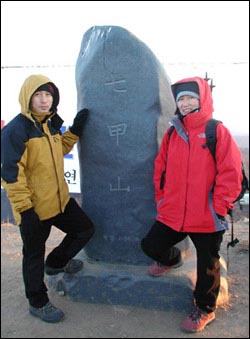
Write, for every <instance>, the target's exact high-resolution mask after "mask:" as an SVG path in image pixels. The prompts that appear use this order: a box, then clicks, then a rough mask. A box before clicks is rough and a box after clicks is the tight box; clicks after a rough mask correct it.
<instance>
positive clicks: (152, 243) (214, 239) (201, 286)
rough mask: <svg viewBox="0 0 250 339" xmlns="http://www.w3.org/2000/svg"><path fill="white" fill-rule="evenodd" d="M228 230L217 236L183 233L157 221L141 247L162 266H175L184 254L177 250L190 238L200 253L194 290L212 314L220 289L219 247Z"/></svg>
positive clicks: (201, 302)
mask: <svg viewBox="0 0 250 339" xmlns="http://www.w3.org/2000/svg"><path fill="white" fill-rule="evenodd" d="M224 232H225V231H219V232H215V233H182V232H176V231H174V230H173V229H171V228H170V227H168V226H166V225H164V224H162V223H161V222H159V221H156V222H155V223H154V225H153V226H152V228H151V229H150V231H149V232H148V234H147V235H146V237H145V238H144V239H142V242H141V246H142V249H143V251H144V253H145V254H146V255H148V256H149V257H150V258H152V259H153V260H155V261H157V262H160V263H161V264H163V265H166V266H168V265H174V264H176V263H177V262H179V261H180V260H181V252H180V250H179V249H178V248H177V247H175V246H174V245H176V244H177V243H178V242H180V241H182V240H183V239H185V238H186V236H189V237H190V239H191V240H192V242H193V244H194V246H195V248H196V253H197V281H196V286H195V290H194V299H195V303H196V305H197V306H198V307H199V308H200V309H201V310H203V311H206V312H208V313H209V312H212V311H214V310H215V308H216V300H217V297H218V294H219V290H220V262H219V259H220V256H219V251H220V245H221V243H222V240H223V234H224Z"/></svg>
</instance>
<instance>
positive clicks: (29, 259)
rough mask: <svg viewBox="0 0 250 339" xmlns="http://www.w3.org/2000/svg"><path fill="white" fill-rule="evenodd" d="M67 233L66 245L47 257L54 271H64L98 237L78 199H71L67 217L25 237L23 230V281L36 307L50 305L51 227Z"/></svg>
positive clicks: (32, 304) (63, 241)
mask: <svg viewBox="0 0 250 339" xmlns="http://www.w3.org/2000/svg"><path fill="white" fill-rule="evenodd" d="M52 225H54V226H55V227H57V228H59V229H60V230H61V231H63V232H64V233H66V235H65V237H64V238H63V240H62V242H61V243H60V244H59V246H58V247H56V248H55V249H54V250H53V251H52V252H51V253H50V254H49V255H48V257H47V259H46V263H47V264H48V265H49V266H51V267H56V268H58V267H63V266H65V265H66V264H67V263H68V261H69V260H70V259H71V258H73V257H74V256H75V255H76V254H77V253H78V252H79V251H80V250H81V249H82V248H83V247H84V246H85V244H86V243H87V242H88V241H89V239H90V238H91V237H92V235H93V234H94V225H93V223H92V221H91V220H90V219H89V218H88V217H87V215H86V214H85V213H84V212H83V210H82V209H81V208H80V206H79V205H78V204H77V202H76V201H75V199H73V198H70V200H69V202H68V204H67V206H66V208H65V211H64V213H61V214H58V215H57V216H55V217H54V218H51V219H48V220H45V221H42V222H41V228H40V230H39V232H37V231H36V232H32V233H31V231H32V230H31V231H30V230H29V233H25V232H24V230H23V229H22V227H19V229H20V233H21V237H22V241H23V280H24V286H25V294H26V297H27V298H28V300H29V303H30V305H31V306H33V307H42V306H44V305H45V304H46V303H47V302H48V301H49V298H48V295H47V287H46V285H45V283H44V257H45V243H46V240H47V239H48V237H49V234H50V231H51V226H52Z"/></svg>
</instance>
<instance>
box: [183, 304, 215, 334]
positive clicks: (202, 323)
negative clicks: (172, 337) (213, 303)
mask: <svg viewBox="0 0 250 339" xmlns="http://www.w3.org/2000/svg"><path fill="white" fill-rule="evenodd" d="M214 319H215V313H214V312H211V313H206V312H204V311H202V310H201V309H200V308H199V307H197V306H196V307H195V308H194V310H193V312H192V313H191V314H190V315H189V316H188V317H187V318H186V319H185V320H184V321H183V323H182V325H181V328H182V330H183V331H184V332H199V331H202V330H204V328H205V327H206V325H208V324H209V323H211V322H212V321H213V320H214Z"/></svg>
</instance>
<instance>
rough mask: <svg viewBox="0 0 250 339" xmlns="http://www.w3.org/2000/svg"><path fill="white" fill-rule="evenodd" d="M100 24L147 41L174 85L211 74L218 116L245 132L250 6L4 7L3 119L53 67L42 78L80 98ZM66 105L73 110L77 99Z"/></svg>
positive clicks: (6, 4)
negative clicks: (86, 51) (79, 65)
mask: <svg viewBox="0 0 250 339" xmlns="http://www.w3.org/2000/svg"><path fill="white" fill-rule="evenodd" d="M101 25H116V26H121V27H123V28H125V29H127V30H129V31H131V33H133V34H134V35H135V36H137V38H139V39H140V40H142V41H143V42H145V43H146V44H147V45H148V47H149V48H150V49H151V50H152V51H153V52H154V54H155V55H156V56H157V57H158V59H159V61H160V62H161V63H162V64H163V65H164V67H165V70H166V73H167V74H168V76H169V77H170V79H171V82H175V81H177V80H179V79H181V78H185V77H188V76H195V75H197V76H201V77H203V76H205V72H206V71H207V72H208V75H209V76H211V77H212V78H213V80H214V83H215V85H216V88H215V89H214V91H213V98H214V107H215V117H216V118H219V119H221V120H222V121H223V122H224V124H225V125H227V126H228V127H229V128H230V130H232V131H233V132H235V133H238V132H241V133H248V131H249V129H248V125H249V2H248V1H228V2H224V1H223V2H222V1H198V2H194V1H175V2H173V1H154V2H153V1H147V2H144V1H142V2H141V1H140V2H139V1H115V2H111V1H71V2H69V1H65V2H55V1H30V2H28V1H18V2H17V1H1V26H2V27H1V28H2V29H1V45H2V46H1V47H2V49H1V50H2V52H1V53H2V56H1V63H2V65H1V66H2V68H1V74H2V114H4V115H6V113H7V112H12V113H10V114H14V115H15V114H17V113H18V111H19V104H18V94H19V90H20V86H21V85H22V83H23V81H24V79H25V77H26V73H27V76H28V75H30V74H33V73H37V69H36V68H35V67H37V66H40V67H41V66H48V67H44V68H42V69H41V71H40V72H39V73H42V74H45V75H48V76H49V77H52V80H54V81H55V83H56V84H57V86H58V87H59V89H60V88H62V87H63V84H64V83H65V82H66V81H67V82H68V83H70V84H71V88H72V90H73V91H75V83H74V66H75V63H76V60H77V57H78V53H79V50H80V45H81V40H82V37H83V34H84V33H85V32H86V31H87V30H88V29H89V28H90V27H92V26H101ZM65 65H66V66H69V67H68V70H67V71H66V72H68V73H67V78H65V75H64V79H61V77H60V75H59V73H60V72H61V74H66V73H64V71H65V68H63V66H65ZM16 66H25V67H22V68H21V69H18V68H16ZM31 66H32V67H31ZM52 67H53V71H52ZM21 70H22V71H24V70H25V72H23V73H21ZM15 77H16V78H15ZM13 79H14V80H13ZM55 79H56V80H55ZM58 82H59V83H58ZM64 92H67V90H64V91H63V96H64V95H66V93H64ZM70 95H71V94H70ZM61 97H62V95H61ZM67 100H68V101H69V100H70V101H71V107H76V102H75V100H76V96H75V92H74V93H73V94H72V95H71V98H69V97H68V98H67ZM14 105H15V106H14ZM60 105H61V107H62V110H63V109H64V106H63V101H61V103H60ZM13 110H15V111H14V112H13Z"/></svg>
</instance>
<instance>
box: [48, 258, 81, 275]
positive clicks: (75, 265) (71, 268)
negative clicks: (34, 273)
mask: <svg viewBox="0 0 250 339" xmlns="http://www.w3.org/2000/svg"><path fill="white" fill-rule="evenodd" d="M82 268H83V262H82V261H81V260H78V259H71V260H69V262H68V263H67V265H66V266H64V267H61V268H53V267H50V266H48V265H47V264H45V267H44V269H45V273H46V274H48V275H55V274H58V273H61V272H64V273H76V272H78V271H80V270H81V269H82Z"/></svg>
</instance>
